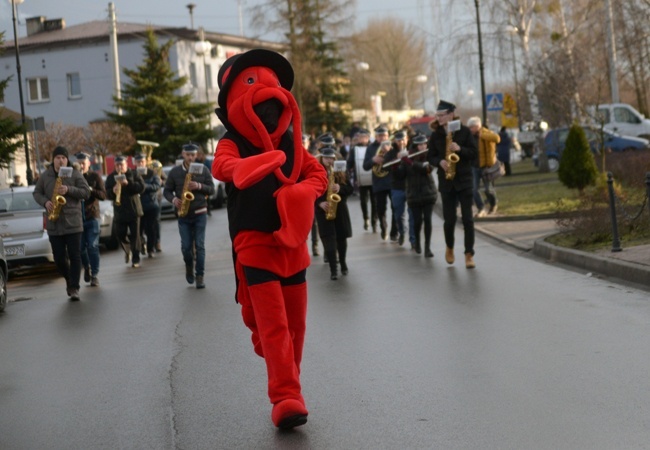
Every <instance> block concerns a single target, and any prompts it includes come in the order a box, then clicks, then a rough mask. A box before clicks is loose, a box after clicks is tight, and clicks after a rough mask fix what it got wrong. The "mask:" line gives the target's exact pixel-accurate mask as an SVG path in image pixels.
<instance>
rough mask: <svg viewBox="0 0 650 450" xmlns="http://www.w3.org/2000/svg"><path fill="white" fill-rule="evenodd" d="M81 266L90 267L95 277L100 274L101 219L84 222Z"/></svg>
mask: <svg viewBox="0 0 650 450" xmlns="http://www.w3.org/2000/svg"><path fill="white" fill-rule="evenodd" d="M81 265H82V266H83V267H88V266H90V273H91V274H92V276H93V277H96V276H97V274H99V219H95V218H93V219H88V220H86V221H85V222H84V231H83V233H82V235H81Z"/></svg>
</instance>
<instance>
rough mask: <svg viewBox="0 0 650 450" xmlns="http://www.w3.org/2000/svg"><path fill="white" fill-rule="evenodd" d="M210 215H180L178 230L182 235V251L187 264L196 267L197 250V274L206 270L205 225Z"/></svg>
mask: <svg viewBox="0 0 650 450" xmlns="http://www.w3.org/2000/svg"><path fill="white" fill-rule="evenodd" d="M207 223H208V215H207V214H200V215H198V216H194V217H179V218H178V232H179V233H180V235H181V252H182V253H183V261H185V265H186V266H189V267H194V250H196V268H195V271H196V276H197V277H200V276H203V273H204V271H205V226H206V224H207Z"/></svg>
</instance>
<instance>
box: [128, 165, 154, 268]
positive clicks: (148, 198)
mask: <svg viewBox="0 0 650 450" xmlns="http://www.w3.org/2000/svg"><path fill="white" fill-rule="evenodd" d="M133 159H134V160H135V170H136V171H137V172H138V174H140V176H141V177H142V180H143V181H144V192H143V193H142V195H141V196H140V200H141V203H142V213H143V216H142V220H141V222H142V224H141V225H142V226H141V230H140V237H141V238H142V237H143V236H145V237H146V242H147V244H146V248H145V247H144V244H142V250H143V252H144V250H146V251H147V255H148V256H149V258H153V254H154V252H155V251H156V242H159V239H158V228H159V227H158V216H159V215H160V206H159V204H158V192H160V187H161V185H160V178H159V177H158V175H156V174H155V172H154V171H153V170H152V169H149V168H148V167H147V158H146V156H144V155H135V158H133Z"/></svg>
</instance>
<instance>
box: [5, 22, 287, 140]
mask: <svg viewBox="0 0 650 450" xmlns="http://www.w3.org/2000/svg"><path fill="white" fill-rule="evenodd" d="M44 23H47V24H49V25H48V26H42V24H44ZM52 23H54V25H52ZM27 28H28V36H26V37H24V38H21V39H19V41H18V46H19V50H20V63H21V72H22V73H21V75H22V84H23V98H24V106H25V115H26V116H29V117H34V118H37V117H43V118H44V121H45V124H48V123H56V122H61V123H64V124H70V125H78V126H84V125H86V124H88V123H89V122H92V121H97V120H102V119H105V118H106V114H105V112H106V111H115V109H114V107H113V100H112V98H113V95H114V94H115V89H114V75H113V74H114V70H113V61H112V55H113V52H112V48H111V44H110V39H109V32H110V23H109V22H108V21H95V22H88V23H84V24H80V25H75V26H71V27H68V28H66V27H65V23H64V21H63V20H61V19H57V20H56V21H46V20H45V18H43V17H37V18H31V19H28V24H27ZM147 29H153V30H154V32H155V33H156V35H157V38H158V41H159V43H160V44H161V45H163V44H164V43H165V42H167V41H168V40H170V39H173V40H174V45H173V46H172V47H171V50H170V54H169V63H170V65H171V68H172V70H173V71H174V72H176V73H177V75H178V76H186V77H187V78H188V83H187V85H186V86H185V87H184V88H182V90H181V92H179V94H187V93H190V94H192V95H193V96H194V99H195V100H196V101H197V102H206V99H209V101H210V103H212V104H213V105H216V100H217V95H218V93H219V90H218V84H217V74H218V72H219V68H220V67H221V65H222V64H223V62H224V61H225V60H226V59H227V57H229V56H231V55H233V54H237V53H241V52H243V51H246V50H248V49H251V48H260V47H261V48H267V49H270V50H275V51H282V50H283V48H282V46H281V45H280V44H277V43H273V42H268V41H260V40H255V39H247V38H243V37H239V36H233V35H226V34H220V33H213V32H209V31H206V32H205V40H206V41H209V42H210V43H211V44H212V48H211V50H210V52H209V53H207V54H206V55H205V56H203V55H199V54H197V52H196V50H195V48H196V47H195V44H196V43H197V42H198V41H199V32H198V31H197V30H193V29H188V28H169V27H160V26H155V25H145V24H132V23H118V24H117V48H118V55H119V56H118V60H119V73H120V78H121V80H120V81H121V85H122V86H123V85H124V84H126V83H128V82H129V81H130V80H129V79H128V78H127V77H126V76H125V75H124V72H123V70H124V69H125V68H129V69H136V67H137V66H138V65H141V64H142V63H143V59H144V48H143V45H144V43H145V41H146V31H147ZM5 39H7V36H6V35H5ZM204 62H205V66H204ZM16 74H17V71H16V56H15V48H14V43H13V40H11V39H7V40H6V42H5V44H4V53H3V54H2V55H0V79H4V78H7V77H9V76H12V79H11V81H10V82H9V85H8V87H7V89H6V91H5V95H4V99H0V102H2V103H0V106H5V107H6V108H9V109H12V110H14V111H20V100H19V93H18V82H17V79H16ZM206 75H207V76H206ZM211 116H212V117H211V121H212V122H211V125H212V126H213V127H216V126H217V125H218V124H219V122H218V119H217V118H216V116H215V115H214V114H212V115H211Z"/></svg>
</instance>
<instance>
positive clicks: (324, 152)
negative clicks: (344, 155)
mask: <svg viewBox="0 0 650 450" xmlns="http://www.w3.org/2000/svg"><path fill="white" fill-rule="evenodd" d="M320 155H321V156H323V157H325V158H336V150H335V149H334V148H332V147H323V148H321V149H320Z"/></svg>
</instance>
